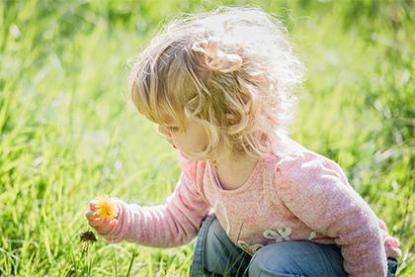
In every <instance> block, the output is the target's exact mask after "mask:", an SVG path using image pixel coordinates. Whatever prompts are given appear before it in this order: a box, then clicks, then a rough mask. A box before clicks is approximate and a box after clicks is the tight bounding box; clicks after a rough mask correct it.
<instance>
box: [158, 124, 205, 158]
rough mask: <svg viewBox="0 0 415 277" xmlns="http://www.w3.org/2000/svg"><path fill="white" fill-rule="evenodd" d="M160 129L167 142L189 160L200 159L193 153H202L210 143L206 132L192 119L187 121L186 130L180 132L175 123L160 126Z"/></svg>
mask: <svg viewBox="0 0 415 277" xmlns="http://www.w3.org/2000/svg"><path fill="white" fill-rule="evenodd" d="M158 129H159V132H160V133H161V134H162V135H163V136H164V137H165V138H166V139H167V141H168V142H169V143H170V144H171V145H172V146H173V147H174V148H176V149H177V150H179V151H180V152H181V153H182V155H183V156H184V157H185V158H188V159H198V157H195V156H194V154H193V153H195V152H199V153H200V152H202V151H203V150H205V149H206V147H207V145H208V143H209V142H208V136H207V133H206V130H205V129H204V128H203V127H202V126H201V125H200V124H199V123H197V122H196V121H195V120H192V119H188V118H186V119H185V130H180V127H179V125H178V124H176V123H175V122H174V121H171V122H169V124H162V125H159V127H158ZM199 159H200V157H199Z"/></svg>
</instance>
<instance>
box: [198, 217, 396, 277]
mask: <svg viewBox="0 0 415 277" xmlns="http://www.w3.org/2000/svg"><path fill="white" fill-rule="evenodd" d="M396 269H397V261H396V259H394V258H388V271H389V272H388V275H387V277H394V276H395V272H396ZM190 276H191V277H196V276H232V277H233V276H264V277H267V276H280V277H289V276H347V274H346V272H345V271H344V269H343V258H342V256H341V253H340V248H339V247H337V246H336V245H324V244H318V243H313V242H310V241H286V242H280V243H274V244H270V245H267V246H265V247H263V248H261V249H259V250H258V251H257V252H256V253H255V254H254V255H253V256H250V255H249V254H247V253H246V252H244V251H243V250H242V249H240V248H239V247H237V246H236V245H235V244H234V243H233V242H232V241H231V240H230V239H229V237H228V236H227V234H226V233H225V231H224V230H223V228H222V227H221V225H220V224H219V222H218V221H217V219H216V217H215V215H214V214H212V215H209V216H208V217H207V218H205V220H204V221H203V223H202V226H201V228H200V231H199V235H198V238H197V241H196V247H195V251H194V256H193V261H192V266H191V268H190Z"/></svg>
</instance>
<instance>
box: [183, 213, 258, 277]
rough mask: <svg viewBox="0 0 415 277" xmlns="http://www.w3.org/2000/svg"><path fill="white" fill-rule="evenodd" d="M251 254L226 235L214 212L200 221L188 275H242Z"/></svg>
mask: <svg viewBox="0 0 415 277" xmlns="http://www.w3.org/2000/svg"><path fill="white" fill-rule="evenodd" d="M250 260H251V256H250V255H248V254H247V253H245V252H244V251H243V250H242V249H240V248H239V247H237V246H236V245H235V244H234V243H233V242H232V241H231V240H230V239H229V237H228V235H227V234H226V232H225V231H224V229H223V228H222V226H221V225H220V224H219V222H218V220H217V219H216V216H215V215H214V214H212V215H209V216H208V217H207V218H206V219H205V220H204V221H203V223H202V226H201V228H200V230H199V234H198V238H197V241H196V247H195V252H194V256H193V261H192V266H191V269H190V276H243V274H244V271H245V270H246V268H247V267H248V264H249V262H250Z"/></svg>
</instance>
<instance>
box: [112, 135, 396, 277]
mask: <svg viewBox="0 0 415 277" xmlns="http://www.w3.org/2000/svg"><path fill="white" fill-rule="evenodd" d="M180 160H181V164H182V174H181V177H180V180H179V182H178V184H177V187H176V190H175V192H174V193H173V195H171V196H170V197H169V198H168V199H167V200H166V202H165V203H164V204H163V205H159V206H152V207H140V206H138V205H135V204H127V203H125V202H123V201H121V200H119V199H115V201H116V203H117V206H118V218H119V224H118V225H117V226H116V227H115V228H114V229H113V230H112V231H111V232H110V233H109V234H108V235H106V236H105V238H106V239H107V240H108V241H110V242H119V241H121V240H127V241H130V242H136V243H139V244H142V245H147V246H154V247H173V246H178V245H182V244H185V243H188V242H189V241H191V240H192V239H193V238H194V237H195V236H196V235H197V232H198V230H199V228H200V224H201V221H202V219H203V218H204V217H205V216H206V215H207V214H208V213H209V212H214V213H215V214H216V216H217V218H218V221H219V222H220V224H221V225H222V226H223V228H224V229H225V231H226V233H227V234H228V235H229V237H230V239H231V240H232V241H233V242H234V243H235V244H237V245H238V246H240V247H241V248H242V249H244V250H245V251H246V252H248V253H249V254H253V253H255V251H256V250H258V249H259V248H261V247H262V246H264V245H267V244H270V243H278V242H281V241H287V240H311V241H314V242H317V243H323V244H337V245H339V246H340V247H341V252H342V255H343V258H344V268H345V270H346V272H347V273H348V274H349V275H350V276H385V275H386V269H387V264H386V257H387V256H392V257H397V256H398V255H400V250H399V243H398V241H397V240H396V239H394V238H393V237H391V236H389V234H388V232H387V229H386V226H385V224H384V223H383V221H382V220H380V219H378V218H377V217H376V215H375V214H374V213H373V211H372V210H371V208H370V207H369V206H368V204H367V203H366V202H365V201H364V200H363V199H362V198H361V197H360V196H359V195H358V194H357V193H356V192H355V191H354V190H353V188H352V187H351V186H350V185H349V183H348V181H347V179H346V177H345V175H344V173H343V171H342V170H341V168H340V167H339V166H338V165H337V164H336V163H335V162H333V161H331V160H329V159H327V158H324V157H323V156H320V155H318V154H316V153H314V152H312V151H310V150H307V149H305V148H304V147H302V146H300V145H299V144H297V143H295V142H293V141H291V140H290V141H287V143H286V145H285V146H284V151H274V152H273V153H270V154H268V155H266V156H265V157H263V158H261V159H260V160H259V161H258V163H257V165H256V166H255V168H254V170H253V172H252V174H251V175H250V176H249V178H248V180H247V181H246V182H245V183H244V184H243V185H242V186H241V187H239V188H237V189H234V190H224V189H223V188H222V187H221V184H220V182H219V180H218V178H217V176H216V174H215V172H214V170H213V169H212V167H211V166H210V165H209V163H208V162H206V161H188V160H185V159H183V158H182V157H181V158H180Z"/></svg>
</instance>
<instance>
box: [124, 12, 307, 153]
mask: <svg viewBox="0 0 415 277" xmlns="http://www.w3.org/2000/svg"><path fill="white" fill-rule="evenodd" d="M286 37H287V32H286V29H285V28H284V27H283V26H282V24H281V23H280V22H279V21H278V20H276V19H275V18H273V17H272V16H271V15H269V14H267V13H265V12H264V11H262V10H261V9H257V8H241V7H232V8H230V7H223V8H220V9H217V10H215V11H212V12H208V13H200V14H194V15H187V16H183V17H180V18H177V19H175V20H172V21H171V22H170V23H169V24H168V26H167V27H166V28H165V29H164V30H162V31H161V32H160V33H159V34H158V35H157V36H155V37H154V38H153V40H152V41H151V42H150V44H149V45H148V46H147V47H146V49H145V50H144V51H142V52H141V53H140V55H139V57H138V60H137V62H136V63H135V65H134V67H133V69H132V71H131V75H130V88H131V95H132V99H133V102H134V104H135V105H136V107H137V109H138V111H139V112H140V113H142V114H144V115H145V116H146V117H148V118H149V119H151V120H153V121H154V122H156V123H164V122H166V121H167V119H168V118H169V119H171V118H173V119H175V120H176V121H177V122H179V124H180V125H181V126H184V118H185V117H186V116H187V117H189V118H193V119H195V120H197V121H199V122H200V123H201V124H202V125H203V126H205V128H206V130H207V132H208V134H209V140H210V144H209V147H208V148H207V149H205V151H204V152H203V153H199V155H200V156H201V157H202V156H205V155H207V154H208V153H211V151H214V150H215V149H217V146H218V145H219V144H221V143H225V145H227V146H229V147H231V149H232V151H233V152H235V153H243V152H244V153H248V154H252V155H262V154H264V153H267V152H269V151H270V148H271V147H273V146H274V145H275V144H274V143H278V141H279V140H280V139H281V138H284V137H286V136H287V134H288V128H289V125H290V121H291V119H292V115H293V112H294V106H295V102H296V101H295V97H294V94H293V91H294V89H295V87H296V86H298V85H299V84H301V82H302V80H303V72H304V67H303V64H302V63H301V62H300V61H299V60H298V58H297V57H296V56H295V55H294V53H293V51H292V48H291V46H290V44H289V43H288V40H287V38H286Z"/></svg>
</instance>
